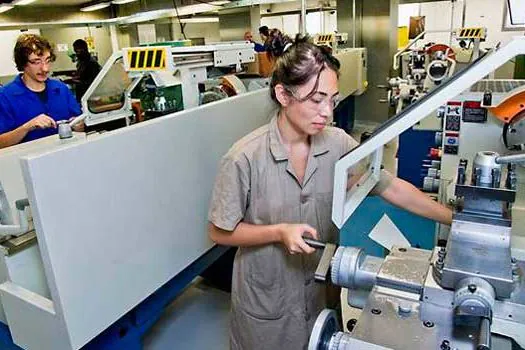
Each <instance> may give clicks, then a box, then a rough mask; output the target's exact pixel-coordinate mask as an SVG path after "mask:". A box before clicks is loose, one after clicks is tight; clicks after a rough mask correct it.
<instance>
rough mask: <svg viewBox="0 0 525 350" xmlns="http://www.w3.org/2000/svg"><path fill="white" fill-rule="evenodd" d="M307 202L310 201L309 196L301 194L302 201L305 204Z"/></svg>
mask: <svg viewBox="0 0 525 350" xmlns="http://www.w3.org/2000/svg"><path fill="white" fill-rule="evenodd" d="M306 202H308V196H305V195H301V203H302V204H304V203H306Z"/></svg>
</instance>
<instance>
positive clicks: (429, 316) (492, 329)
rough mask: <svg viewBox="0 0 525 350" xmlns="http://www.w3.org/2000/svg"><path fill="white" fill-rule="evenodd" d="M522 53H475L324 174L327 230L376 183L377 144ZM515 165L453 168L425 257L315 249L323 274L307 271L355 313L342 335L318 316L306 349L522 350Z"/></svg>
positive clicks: (488, 158)
mask: <svg viewBox="0 0 525 350" xmlns="http://www.w3.org/2000/svg"><path fill="white" fill-rule="evenodd" d="M522 52H525V39H524V38H516V39H514V40H513V41H512V42H510V43H509V44H508V45H506V46H504V47H502V48H500V49H498V50H494V51H491V52H489V53H488V54H486V55H484V56H482V57H481V58H480V59H478V60H477V61H475V62H474V63H473V64H472V65H471V66H470V67H469V68H467V69H465V70H464V71H462V72H460V73H458V74H457V75H455V76H454V77H452V78H450V79H449V80H447V81H445V82H443V83H442V85H441V86H440V87H438V88H436V89H435V90H433V91H432V92H430V93H429V94H427V95H425V96H424V97H422V98H421V99H420V100H419V101H418V102H416V103H414V104H412V105H411V106H409V107H408V108H406V109H405V110H403V111H402V112H401V113H400V114H398V115H397V116H396V117H394V118H393V119H391V120H389V121H388V122H386V123H385V124H384V125H382V126H381V127H380V128H379V129H378V130H377V131H376V132H375V133H374V134H373V136H372V137H371V138H370V139H368V140H367V141H366V142H365V143H363V144H361V145H360V146H359V147H357V148H356V149H355V150H354V151H352V152H351V153H349V154H348V155H347V156H345V157H343V158H342V159H341V160H340V161H339V162H338V163H337V164H336V171H335V175H334V176H335V182H334V183H335V189H334V198H333V207H332V209H333V211H332V219H333V221H334V223H335V224H336V225H337V226H338V227H341V226H342V225H343V224H344V223H345V222H346V220H347V219H348V218H349V217H350V216H351V215H352V213H353V212H354V210H355V208H357V206H359V204H360V203H361V201H362V200H363V199H364V198H365V197H366V195H367V194H368V193H369V192H370V190H371V189H372V188H373V186H374V185H375V184H376V183H377V181H378V178H379V171H380V168H381V159H382V149H383V145H384V144H386V143H387V142H389V141H390V140H391V139H392V138H394V137H396V136H397V135H399V134H400V133H401V132H403V131H405V130H406V129H408V128H409V127H411V126H412V125H414V124H415V123H417V122H418V121H419V120H421V119H422V118H424V117H425V116H426V115H427V114H428V113H427V112H428V111H429V110H435V109H437V108H438V107H439V106H440V104H443V103H444V102H446V101H448V100H450V99H452V98H453V97H454V96H456V95H458V94H459V93H461V92H462V91H464V90H465V89H468V88H469V87H470V86H471V85H473V84H474V83H475V82H476V81H478V80H480V79H482V78H483V77H484V76H485V75H486V74H488V73H490V72H491V71H493V70H494V69H496V68H497V67H499V66H500V65H502V64H504V63H505V62H507V61H508V60H509V59H511V58H512V57H514V56H515V55H517V54H521V53H522ZM521 108H522V110H523V108H524V107H523V104H521ZM514 112H515V111H514ZM513 116H514V115H509V116H507V117H508V118H509V119H511V117H513ZM367 157H368V163H369V165H368V169H367V171H366V172H365V173H364V175H363V176H362V177H361V179H360V180H359V181H358V182H357V183H356V184H355V185H354V186H353V187H352V188H351V189H350V190H349V191H346V188H347V183H348V176H347V174H348V172H349V170H350V169H351V168H352V167H353V166H354V165H356V164H358V163H359V162H361V161H362V160H364V159H366V158H367ZM524 160H525V156H524V155H523V154H520V153H511V154H508V155H499V154H498V153H496V152H493V151H492V150H479V152H478V153H477V154H476V155H475V157H474V159H460V160H459V161H458V163H457V171H456V176H455V196H456V211H455V214H454V218H453V224H452V226H451V229H450V233H449V235H448V237H447V243H446V246H437V247H435V248H434V249H433V250H431V251H430V250H421V249H414V248H411V247H402V246H394V247H391V248H390V253H389V254H388V255H387V256H386V257H385V258H384V259H383V258H380V257H374V256H366V255H365V254H364V253H363V251H362V250H361V249H359V248H356V247H339V248H337V250H335V253H333V256H332V257H331V259H329V258H328V257H327V255H328V254H329V255H332V253H328V254H326V252H325V254H323V259H322V260H321V263H322V264H324V266H321V265H322V264H320V265H319V269H318V270H320V271H323V272H327V273H325V275H324V276H319V274H316V276H317V277H318V280H323V279H327V280H330V281H331V282H332V283H333V284H335V285H338V286H341V287H345V288H348V300H347V302H348V304H349V305H350V306H352V307H356V308H359V309H361V310H362V311H361V312H360V315H359V317H357V318H354V319H350V320H348V322H346V324H344V326H345V329H344V330H341V329H340V327H339V321H338V317H337V315H336V314H335V311H332V310H324V311H322V312H321V314H320V315H319V316H318V319H317V321H316V324H315V326H314V329H313V332H312V334H311V337H310V343H309V349H310V350H314V349H378V350H379V349H441V350H452V349H458V350H463V349H476V350H486V349H520V348H523V347H525V284H524V282H523V271H524V270H523V269H524V267H525V262H524V261H523V260H522V256H523V255H522V252H523V247H521V246H513V243H512V241H511V229H512V225H513V217H512V214H513V212H514V211H515V210H514V209H515V208H513V206H512V203H513V202H514V201H515V200H516V196H517V193H519V191H517V189H518V188H519V186H520V185H521V184H520V175H521V173H523V171H522V168H521V166H520V163H522V162H523V161H524ZM470 164H472V165H470Z"/></svg>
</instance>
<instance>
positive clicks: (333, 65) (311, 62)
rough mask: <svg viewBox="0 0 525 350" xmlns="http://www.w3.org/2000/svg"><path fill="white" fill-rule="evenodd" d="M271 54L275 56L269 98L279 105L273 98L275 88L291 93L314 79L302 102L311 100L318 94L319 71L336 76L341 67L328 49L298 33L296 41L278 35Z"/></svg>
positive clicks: (274, 40) (273, 41) (280, 34)
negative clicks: (312, 85)
mask: <svg viewBox="0 0 525 350" xmlns="http://www.w3.org/2000/svg"><path fill="white" fill-rule="evenodd" d="M272 44H273V47H271V48H270V49H271V50H274V51H275V52H274V53H273V54H272V55H273V56H275V57H277V61H276V62H275V66H274V70H273V73H272V81H271V83H270V93H271V97H272V99H273V100H274V101H275V102H277V103H279V101H278V100H277V98H276V96H275V90H274V88H275V86H276V85H277V84H281V85H283V86H284V88H285V89H286V90H287V91H289V92H290V93H292V94H293V93H295V91H296V90H297V88H298V87H300V86H301V85H304V84H306V83H307V82H308V81H309V80H310V79H311V78H312V77H317V80H316V82H315V86H314V88H313V89H312V91H310V93H308V94H307V96H305V97H304V98H302V99H301V100H306V99H308V98H310V97H311V96H312V95H313V94H315V92H316V91H317V87H318V84H319V76H320V75H321V71H323V70H324V69H325V68H329V69H331V70H333V71H334V72H336V73H337V75H339V68H340V67H341V64H340V63H339V60H338V59H337V58H335V57H334V56H332V54H331V52H330V50H329V49H328V48H326V47H323V46H317V45H314V44H313V43H312V42H311V41H310V38H309V37H308V36H302V35H300V34H298V35H297V36H296V37H295V40H293V41H292V40H291V39H290V38H289V37H287V36H285V35H283V34H282V33H280V32H279V34H278V35H276V36H275V38H274V39H273V40H272Z"/></svg>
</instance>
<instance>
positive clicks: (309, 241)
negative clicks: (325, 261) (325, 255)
mask: <svg viewBox="0 0 525 350" xmlns="http://www.w3.org/2000/svg"><path fill="white" fill-rule="evenodd" d="M303 240H304V241H305V242H306V244H308V245H309V246H310V247H312V248H315V249H324V248H325V247H326V243H324V242H321V241H318V240H316V239H313V238H306V237H304V236H303Z"/></svg>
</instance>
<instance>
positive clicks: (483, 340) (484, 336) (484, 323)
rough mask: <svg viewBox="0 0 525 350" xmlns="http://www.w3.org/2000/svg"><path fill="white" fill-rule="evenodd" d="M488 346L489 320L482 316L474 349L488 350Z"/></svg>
mask: <svg viewBox="0 0 525 350" xmlns="http://www.w3.org/2000/svg"><path fill="white" fill-rule="evenodd" d="M490 346H491V338H490V320H489V319H488V318H482V319H481V324H480V327H479V338H478V346H477V347H476V350H490Z"/></svg>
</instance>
